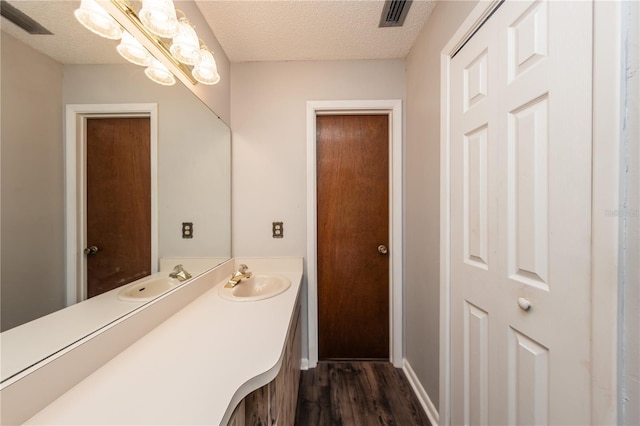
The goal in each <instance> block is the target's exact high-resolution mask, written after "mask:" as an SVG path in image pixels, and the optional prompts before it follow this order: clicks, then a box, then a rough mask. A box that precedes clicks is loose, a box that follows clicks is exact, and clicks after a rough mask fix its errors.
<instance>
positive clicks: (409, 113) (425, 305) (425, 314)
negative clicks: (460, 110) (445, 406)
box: [404, 1, 475, 408]
mask: <svg viewBox="0 0 640 426" xmlns="http://www.w3.org/2000/svg"><path fill="white" fill-rule="evenodd" d="M474 6H475V2H472V1H470V2H466V1H445V2H438V4H437V6H436V7H435V9H434V10H433V14H432V15H431V16H430V17H429V19H428V21H427V22H426V24H425V27H424V29H423V30H422V32H421V33H420V35H419V36H418V39H417V40H416V42H415V44H414V46H413V48H412V49H411V52H410V53H409V56H408V57H407V77H406V78H407V104H406V136H405V276H404V278H405V318H406V323H405V339H406V344H405V357H406V359H407V361H408V362H409V363H410V364H411V367H412V368H413V370H414V371H415V373H416V376H417V377H418V379H419V380H420V382H421V384H422V386H423V387H424V389H425V391H426V392H427V394H428V395H429V398H430V399H431V401H432V402H433V404H434V405H435V407H436V408H437V407H438V405H439V401H440V397H439V377H440V375H439V374H440V373H439V356H440V346H439V336H440V328H439V327H440V51H441V49H442V48H443V47H444V45H445V44H446V43H447V42H448V41H449V39H450V38H451V36H452V35H453V33H454V32H455V31H456V30H457V29H458V27H460V25H461V24H462V22H463V21H464V19H465V18H466V17H467V15H468V14H469V12H471V10H472V9H473V7H474Z"/></svg>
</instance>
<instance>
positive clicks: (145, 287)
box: [118, 274, 188, 302]
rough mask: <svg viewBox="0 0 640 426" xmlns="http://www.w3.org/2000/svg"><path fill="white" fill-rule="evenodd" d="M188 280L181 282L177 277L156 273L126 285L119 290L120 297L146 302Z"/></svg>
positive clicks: (131, 300) (125, 299) (121, 298)
mask: <svg viewBox="0 0 640 426" xmlns="http://www.w3.org/2000/svg"><path fill="white" fill-rule="evenodd" d="M187 281H188V280H186V281H182V282H181V281H178V280H177V279H175V278H168V277H167V276H166V275H164V274H162V275H161V276H157V275H154V276H151V277H148V278H145V279H142V280H138V281H136V282H134V283H133V284H130V285H128V286H126V287H125V288H123V289H122V290H120V291H119V292H118V299H120V300H124V301H130V302H145V301H147V300H151V299H153V298H155V297H158V296H160V295H161V294H164V293H166V292H167V291H169V290H171V289H172V288H176V287H178V286H179V285H181V284H184V283H185V282H187Z"/></svg>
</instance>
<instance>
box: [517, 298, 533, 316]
mask: <svg viewBox="0 0 640 426" xmlns="http://www.w3.org/2000/svg"><path fill="white" fill-rule="evenodd" d="M518 306H519V307H520V309H522V310H523V311H525V312H528V311H529V310H530V309H531V307H532V306H533V304H532V303H531V300H529V299H526V298H524V297H518Z"/></svg>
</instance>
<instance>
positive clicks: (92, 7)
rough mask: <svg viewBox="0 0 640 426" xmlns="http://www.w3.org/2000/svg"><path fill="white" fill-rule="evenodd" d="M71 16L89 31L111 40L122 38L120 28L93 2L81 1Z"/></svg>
mask: <svg viewBox="0 0 640 426" xmlns="http://www.w3.org/2000/svg"><path fill="white" fill-rule="evenodd" d="M73 14H74V15H75V17H76V19H77V20H78V21H79V22H80V23H81V24H82V25H84V27H85V28H86V29H88V30H89V31H91V32H93V33H95V34H98V35H99V36H102V37H104V38H108V39H111V40H119V39H120V37H122V28H121V27H120V24H118V23H117V22H116V20H115V19H113V17H112V16H111V15H109V14H108V13H107V11H106V10H104V9H103V8H102V7H101V6H100V5H99V4H98V3H96V1H95V0H82V2H81V3H80V7H79V8H78V9H76V10H75V11H74V12H73Z"/></svg>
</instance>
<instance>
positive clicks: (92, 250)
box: [84, 246, 98, 255]
mask: <svg viewBox="0 0 640 426" xmlns="http://www.w3.org/2000/svg"><path fill="white" fill-rule="evenodd" d="M97 252H98V247H96V246H91V247H87V248H86V249H84V254H87V255H89V254H96V253H97Z"/></svg>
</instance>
